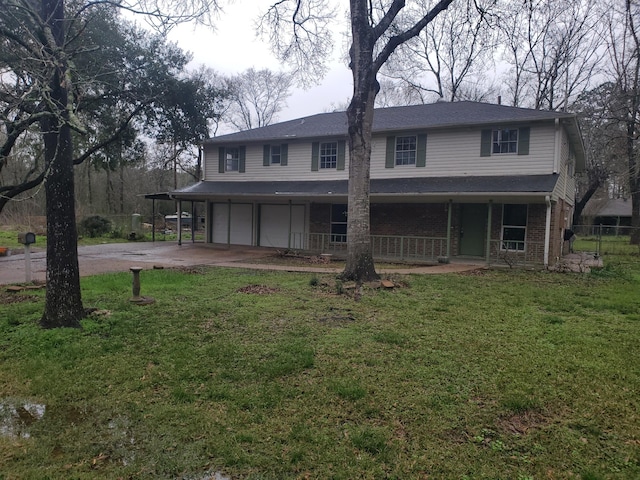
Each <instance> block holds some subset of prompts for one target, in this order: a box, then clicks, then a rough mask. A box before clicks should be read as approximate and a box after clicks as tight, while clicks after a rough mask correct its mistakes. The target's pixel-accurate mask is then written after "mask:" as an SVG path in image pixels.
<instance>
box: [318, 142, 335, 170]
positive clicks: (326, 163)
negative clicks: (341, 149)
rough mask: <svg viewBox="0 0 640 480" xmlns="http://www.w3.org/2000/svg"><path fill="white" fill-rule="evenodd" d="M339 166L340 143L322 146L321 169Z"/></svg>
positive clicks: (323, 144)
mask: <svg viewBox="0 0 640 480" xmlns="http://www.w3.org/2000/svg"><path fill="white" fill-rule="evenodd" d="M337 166H338V142H325V143H321V144H320V168H336V167H337Z"/></svg>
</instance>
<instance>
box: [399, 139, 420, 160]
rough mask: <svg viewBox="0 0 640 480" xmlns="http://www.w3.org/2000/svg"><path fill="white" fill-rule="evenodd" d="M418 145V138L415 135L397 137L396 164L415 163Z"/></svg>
mask: <svg viewBox="0 0 640 480" xmlns="http://www.w3.org/2000/svg"><path fill="white" fill-rule="evenodd" d="M416 145H417V138H416V137H415V135H414V136H410V137H396V165H415V164H416Z"/></svg>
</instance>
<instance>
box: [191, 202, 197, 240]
mask: <svg viewBox="0 0 640 480" xmlns="http://www.w3.org/2000/svg"><path fill="white" fill-rule="evenodd" d="M195 225H196V204H195V202H194V201H193V200H191V243H195V241H196V227H195Z"/></svg>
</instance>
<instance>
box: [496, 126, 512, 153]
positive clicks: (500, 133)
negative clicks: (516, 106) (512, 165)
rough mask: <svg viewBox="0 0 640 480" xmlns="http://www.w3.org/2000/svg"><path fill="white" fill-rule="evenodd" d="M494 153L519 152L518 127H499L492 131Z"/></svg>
mask: <svg viewBox="0 0 640 480" xmlns="http://www.w3.org/2000/svg"><path fill="white" fill-rule="evenodd" d="M491 152H492V153H518V129H517V128H497V129H494V130H493V132H492V142H491Z"/></svg>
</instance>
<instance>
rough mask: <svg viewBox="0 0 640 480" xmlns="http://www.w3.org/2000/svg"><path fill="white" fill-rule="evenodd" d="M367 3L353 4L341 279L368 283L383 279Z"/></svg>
mask: <svg viewBox="0 0 640 480" xmlns="http://www.w3.org/2000/svg"><path fill="white" fill-rule="evenodd" d="M366 5H367V3H366V2H361V1H353V0H352V2H351V30H352V35H353V44H352V46H351V52H350V55H351V64H350V67H351V71H352V74H353V97H352V99H351V103H350V104H349V108H348V109H347V122H348V126H349V197H348V203H349V206H348V214H347V263H346V266H345V269H344V272H342V274H341V277H342V278H343V279H345V280H355V281H356V282H366V281H370V280H377V279H378V278H380V277H379V276H378V274H377V273H376V270H375V266H374V263H373V255H372V251H371V227H370V215H369V193H370V190H369V176H370V170H371V134H372V128H373V108H374V103H375V98H376V95H377V93H378V90H379V85H378V81H377V80H376V72H375V71H374V68H373V57H372V55H373V44H374V42H375V40H374V38H373V34H372V33H373V32H372V31H371V27H370V26H369V22H368V18H367V9H366Z"/></svg>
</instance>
